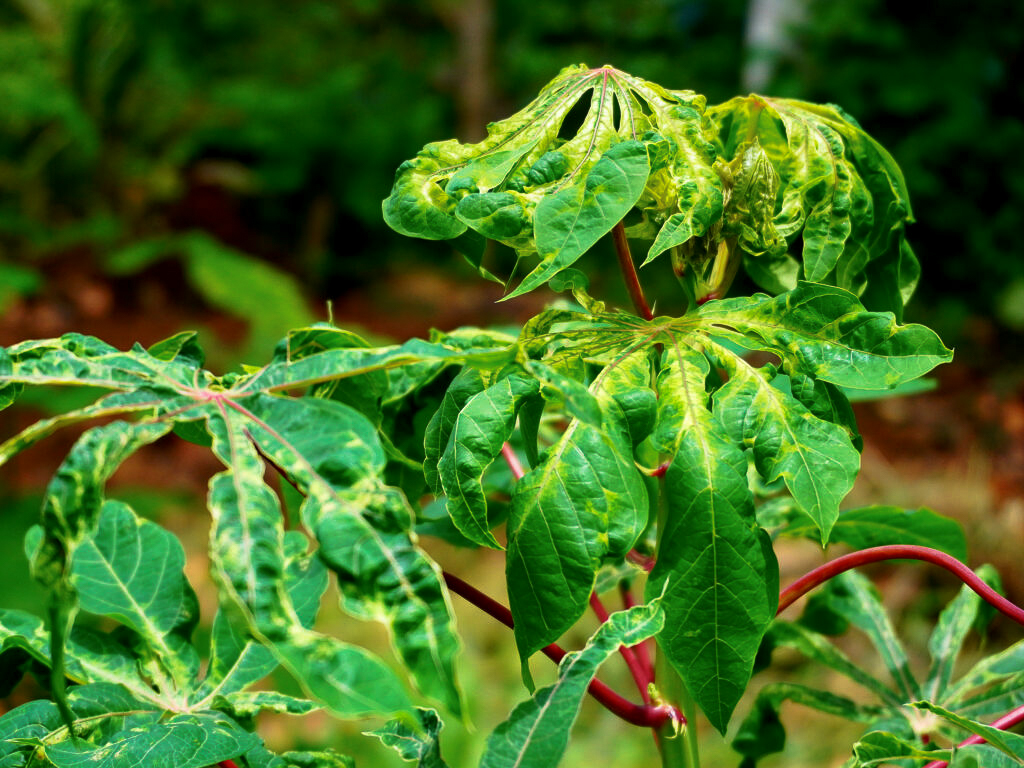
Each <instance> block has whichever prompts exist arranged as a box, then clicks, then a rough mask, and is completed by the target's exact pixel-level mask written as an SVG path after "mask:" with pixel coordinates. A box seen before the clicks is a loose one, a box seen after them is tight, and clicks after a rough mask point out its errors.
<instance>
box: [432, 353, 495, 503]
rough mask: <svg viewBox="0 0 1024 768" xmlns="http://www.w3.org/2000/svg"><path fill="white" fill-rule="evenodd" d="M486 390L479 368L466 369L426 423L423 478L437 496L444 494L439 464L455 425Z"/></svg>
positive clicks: (446, 392) (450, 387)
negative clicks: (477, 396)
mask: <svg viewBox="0 0 1024 768" xmlns="http://www.w3.org/2000/svg"><path fill="white" fill-rule="evenodd" d="M485 387H486V384H485V383H484V378H483V374H481V373H480V371H478V370H477V369H476V368H469V367H467V368H463V369H462V370H461V371H459V372H458V374H457V375H456V376H455V378H454V379H452V383H451V384H449V385H448V389H447V390H446V391H445V393H444V398H443V399H442V400H441V405H440V407H439V408H438V409H437V410H436V411H435V412H434V415H433V416H432V417H431V419H430V423H429V424H427V429H426V432H425V433H424V436H423V452H424V454H425V458H424V460H423V475H424V477H425V478H426V480H427V485H428V486H429V487H430V489H431V490H432V491H433V492H434V495H435V496H442V495H443V494H444V489H443V488H442V487H441V476H440V474H439V473H438V471H437V464H438V462H439V461H441V456H442V454H444V451H445V448H447V447H448V440H449V438H450V437H451V434H452V429H453V428H454V426H455V420H456V419H457V418H458V415H459V413H460V412H461V411H462V408H463V407H464V406H465V405H466V403H467V402H469V399H470V398H471V397H473V395H475V394H477V393H478V392H482V391H483V390H484V388H485Z"/></svg>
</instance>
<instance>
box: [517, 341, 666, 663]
mask: <svg viewBox="0 0 1024 768" xmlns="http://www.w3.org/2000/svg"><path fill="white" fill-rule="evenodd" d="M634 366H641V367H645V366H646V357H645V356H644V355H632V356H627V357H626V358H625V359H623V360H619V361H617V362H616V363H615V364H612V365H609V366H608V367H606V368H605V369H604V371H602V373H601V374H599V375H598V377H597V378H596V379H595V380H594V383H593V384H592V385H591V391H592V392H593V393H594V395H595V396H596V397H597V398H598V401H599V402H600V403H601V406H602V409H603V416H602V424H603V427H602V428H600V429H598V428H595V427H593V426H591V425H589V424H586V423H584V422H582V421H580V420H574V421H573V422H572V423H571V424H570V425H569V427H568V428H567V429H566V431H565V432H564V433H563V434H562V436H561V438H560V439H559V441H558V443H557V444H556V445H554V446H552V448H551V449H550V450H549V451H548V453H547V455H546V457H545V459H544V461H542V462H541V463H540V464H539V465H538V466H536V467H535V468H534V469H532V470H531V471H530V472H528V473H527V474H526V475H525V476H524V477H523V478H522V480H520V481H519V483H518V484H517V485H516V487H515V490H514V493H513V496H512V511H511V513H510V516H509V523H508V553H507V556H506V577H507V580H508V584H509V602H510V607H511V609H512V616H513V618H514V621H515V632H516V644H517V646H518V648H519V652H520V656H521V658H522V659H523V660H524V669H525V660H526V659H527V658H529V656H530V655H532V654H533V653H534V652H535V651H537V650H539V649H540V648H543V647H544V646H545V645H547V644H549V643H551V642H554V641H555V640H557V639H558V637H559V636H561V634H562V633H563V632H565V630H566V629H568V628H569V627H570V626H572V624H573V623H574V622H575V621H576V619H577V618H579V616H580V615H581V614H582V613H583V611H584V610H585V609H586V606H587V602H588V600H589V598H590V593H591V591H592V590H593V587H594V580H595V577H596V574H597V570H598V568H599V567H600V565H601V562H602V561H603V560H604V559H605V558H607V557H614V556H623V555H625V553H626V552H627V551H629V549H630V547H632V546H633V543H634V542H635V541H636V538H637V537H638V536H639V535H640V532H641V531H642V530H643V529H644V526H645V524H646V521H647V520H646V519H647V491H646V488H645V487H644V484H643V481H642V479H641V476H640V473H639V471H638V470H637V469H636V466H635V464H634V463H633V450H632V442H631V439H630V436H629V428H628V424H627V423H626V421H625V417H624V414H623V412H622V409H621V408H620V406H619V405H618V402H617V401H616V399H615V393H616V392H618V391H620V388H622V387H625V386H628V382H629V380H630V374H629V371H630V369H631V368H632V367H634Z"/></svg>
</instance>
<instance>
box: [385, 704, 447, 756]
mask: <svg viewBox="0 0 1024 768" xmlns="http://www.w3.org/2000/svg"><path fill="white" fill-rule="evenodd" d="M415 714H416V724H417V726H419V727H418V728H417V729H413V728H410V727H409V725H408V724H407V723H405V722H403V721H401V720H392V721H391V722H390V723H388V724H387V725H385V726H384V727H383V728H378V729H377V730H375V731H366V732H365V733H366V735H367V736H376V737H377V738H378V739H380V741H381V743H382V744H384V745H385V746H387V747H391V748H392V749H393V750H395V751H396V752H398V754H399V755H401V757H402V759H403V760H405V761H406V762H408V763H416V768H448V764H447V763H445V761H444V760H443V759H442V758H441V744H440V741H439V737H440V735H441V728H442V727H443V726H444V724H443V723H442V722H441V718H440V717H439V716H438V714H437V712H435V711H434V710H432V709H424V708H422V707H417V708H416V712H415Z"/></svg>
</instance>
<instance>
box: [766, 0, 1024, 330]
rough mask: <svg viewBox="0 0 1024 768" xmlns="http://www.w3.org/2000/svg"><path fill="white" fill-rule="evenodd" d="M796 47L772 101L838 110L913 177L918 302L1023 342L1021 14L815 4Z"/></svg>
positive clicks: (1007, 8)
mask: <svg viewBox="0 0 1024 768" xmlns="http://www.w3.org/2000/svg"><path fill="white" fill-rule="evenodd" d="M794 44H795V45H794V50H793V52H792V53H791V54H790V55H788V56H786V57H785V60H784V61H783V62H781V63H780V66H779V69H778V74H777V77H776V80H775V83H774V84H773V89H774V90H775V91H777V92H778V93H779V94H780V95H798V96H799V97H800V98H806V99H810V100H812V101H817V100H820V101H832V102H837V103H839V104H841V105H842V106H843V107H844V108H845V109H846V110H848V111H849V112H850V113H852V114H853V115H854V116H855V117H856V118H857V119H858V120H859V121H860V122H861V124H862V125H864V126H865V127H866V128H867V129H868V130H869V131H870V132H871V133H872V134H873V135H874V136H875V137H876V138H877V139H878V140H879V141H880V142H881V143H882V144H883V145H884V146H885V147H887V148H888V149H889V151H891V152H892V154H893V156H894V157H895V158H896V159H897V161H898V162H899V164H900V167H901V168H902V169H903V172H904V174H906V178H907V183H908V186H909V188H910V196H911V200H912V202H913V205H914V214H915V216H916V218H917V221H918V223H917V225H915V226H913V227H911V228H910V230H909V237H910V240H911V242H912V243H913V244H914V249H915V251H916V252H917V254H918V256H919V257H920V258H921V267H922V273H923V275H924V279H923V280H922V283H921V288H920V292H919V296H918V302H917V303H918V304H920V305H932V306H935V305H938V304H939V303H940V301H942V302H943V304H944V305H945V306H946V307H947V308H952V309H954V310H955V309H956V308H957V307H956V306H953V307H950V306H949V305H950V304H953V305H960V309H961V310H962V309H967V310H969V311H971V312H974V313H977V314H981V315H989V314H991V313H992V312H993V310H995V311H996V312H997V313H998V314H999V316H1000V319H1001V320H1002V321H1003V322H1005V323H1007V324H1009V325H1011V326H1016V327H1017V328H1018V329H1024V318H1022V317H1021V310H1020V307H1019V306H1017V307H1016V311H1013V310H1014V307H1013V304H1014V303H1015V302H1011V301H1008V299H1010V298H1011V297H1012V296H1014V295H1015V296H1017V297H1019V296H1020V295H1021V294H1022V293H1024V258H1022V257H1021V245H1020V242H1019V241H1018V235H1019V232H1020V212H1021V210H1022V209H1024V155H1022V154H1021V153H1020V151H1019V150H1018V148H1019V147H1020V146H1021V145H1022V143H1024V122H1022V121H1021V119H1020V110H1021V105H1022V104H1024V81H1022V80H1021V78H1020V76H1019V74H1018V73H1019V71H1020V67H1021V51H1022V50H1024V4H1022V3H1020V2H1015V0H981V2H977V3H972V4H970V5H969V6H968V5H965V4H964V3H962V2H957V0H936V1H935V2H933V3H929V4H928V7H927V10H926V11H922V9H921V8H920V7H915V6H913V5H912V4H908V3H887V2H885V1H884V0H843V2H832V1H831V0H810V1H809V4H808V14H807V17H806V19H805V23H804V24H803V25H802V26H801V28H800V29H799V30H798V31H797V32H796V34H795V39H794ZM961 314H962V311H961Z"/></svg>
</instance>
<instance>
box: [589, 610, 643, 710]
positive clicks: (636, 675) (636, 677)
mask: <svg viewBox="0 0 1024 768" xmlns="http://www.w3.org/2000/svg"><path fill="white" fill-rule="evenodd" d="M590 607H591V608H592V609H593V610H594V615H595V616H597V618H598V620H599V621H600V622H601V623H602V624H604V623H605V622H606V621H608V609H607V608H605V607H604V603H602V602H601V598H600V597H598V595H597V593H596V592H592V593H591V595H590ZM619 653H620V654H621V655H622V659H623V661H625V662H626V666H627V667H629V673H630V674H631V675H632V676H633V682H634V683H636V689H637V690H638V691H640V696H641V697H642V698H643V700H644V704H650V703H651V695H650V693H649V692H648V690H647V686H648V684H649V683H652V682H654V680H653V678H651V677H648V676H647V675H646V674H645V671H644V668H643V665H641V663H640V660H639V659H638V658H637V657H636V653H635V652H634V651H633V649H632V648H630V647H629V646H626V645H620V646H619Z"/></svg>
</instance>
